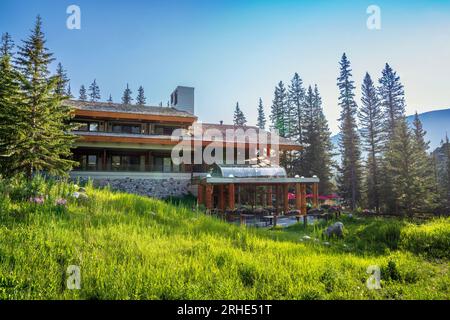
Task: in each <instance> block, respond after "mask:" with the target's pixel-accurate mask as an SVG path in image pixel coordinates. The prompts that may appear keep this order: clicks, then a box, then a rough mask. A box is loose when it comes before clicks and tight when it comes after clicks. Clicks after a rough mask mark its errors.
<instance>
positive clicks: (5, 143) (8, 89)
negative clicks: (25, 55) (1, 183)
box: [0, 52, 28, 177]
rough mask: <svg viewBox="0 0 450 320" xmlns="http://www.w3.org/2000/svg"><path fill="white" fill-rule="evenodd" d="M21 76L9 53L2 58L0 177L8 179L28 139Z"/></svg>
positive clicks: (0, 78) (0, 83) (0, 84)
mask: <svg viewBox="0 0 450 320" xmlns="http://www.w3.org/2000/svg"><path fill="white" fill-rule="evenodd" d="M19 80H20V74H19V73H18V72H17V71H16V70H15V69H14V68H13V66H12V65H11V56H10V53H9V52H4V54H3V55H2V56H0V177H8V176H10V175H11V174H13V173H14V172H15V171H16V169H15V165H16V163H17V161H18V160H19V159H18V153H17V151H18V150H20V145H21V144H23V143H24V141H25V140H26V139H27V136H28V132H26V131H25V130H24V128H23V126H20V125H18V123H20V122H21V121H22V117H21V116H20V115H21V113H22V110H23V108H22V107H23V99H22V94H21V88H20V82H19Z"/></svg>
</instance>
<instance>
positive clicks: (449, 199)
mask: <svg viewBox="0 0 450 320" xmlns="http://www.w3.org/2000/svg"><path fill="white" fill-rule="evenodd" d="M445 146H446V148H445V155H446V158H447V159H446V160H447V166H446V170H445V179H444V190H445V194H444V199H446V201H445V202H446V209H447V213H449V212H450V140H449V139H448V135H446V136H445Z"/></svg>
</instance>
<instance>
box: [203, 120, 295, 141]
mask: <svg viewBox="0 0 450 320" xmlns="http://www.w3.org/2000/svg"><path fill="white" fill-rule="evenodd" d="M201 125H202V129H203V131H206V130H208V129H217V130H219V131H220V132H221V133H222V135H223V136H224V137H225V133H226V130H229V129H231V130H236V129H243V130H244V131H245V130H247V129H254V130H255V131H256V133H260V132H261V133H262V132H266V133H267V138H268V139H270V137H271V133H270V132H268V131H266V130H262V129H259V128H258V127H256V126H247V125H245V126H236V125H232V124H220V123H201ZM278 139H279V140H278V141H279V143H280V144H282V145H291V146H301V145H300V144H299V143H297V142H295V141H293V140H291V139H287V138H283V137H280V136H279V137H278Z"/></svg>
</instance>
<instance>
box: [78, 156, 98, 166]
mask: <svg viewBox="0 0 450 320" xmlns="http://www.w3.org/2000/svg"><path fill="white" fill-rule="evenodd" d="M78 160H79V162H80V169H81V170H97V162H98V157H97V155H95V154H91V155H81V156H79V158H78Z"/></svg>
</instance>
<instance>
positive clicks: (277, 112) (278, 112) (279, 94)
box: [270, 81, 287, 137]
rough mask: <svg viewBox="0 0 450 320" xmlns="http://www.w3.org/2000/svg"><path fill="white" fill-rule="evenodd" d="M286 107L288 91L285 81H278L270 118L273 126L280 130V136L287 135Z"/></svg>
mask: <svg viewBox="0 0 450 320" xmlns="http://www.w3.org/2000/svg"><path fill="white" fill-rule="evenodd" d="M286 108H287V93H286V88H285V87H284V84H283V81H280V82H279V83H278V86H277V87H275V93H274V98H273V102H272V108H271V114H270V120H271V121H272V128H273V129H276V130H278V135H279V136H280V137H286V133H287V132H286Z"/></svg>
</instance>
